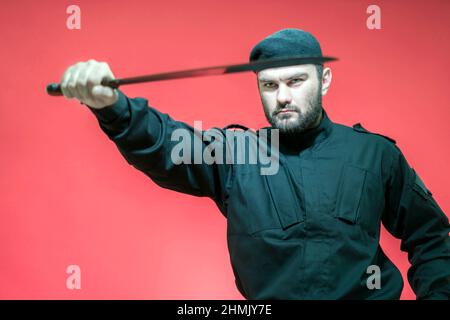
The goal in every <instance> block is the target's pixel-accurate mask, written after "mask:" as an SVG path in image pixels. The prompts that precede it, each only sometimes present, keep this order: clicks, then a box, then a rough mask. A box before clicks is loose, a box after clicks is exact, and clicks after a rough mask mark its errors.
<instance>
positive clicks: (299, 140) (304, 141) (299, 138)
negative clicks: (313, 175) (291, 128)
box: [280, 108, 332, 152]
mask: <svg viewBox="0 0 450 320" xmlns="http://www.w3.org/2000/svg"><path fill="white" fill-rule="evenodd" d="M331 129H332V122H331V120H330V118H329V117H328V115H327V113H326V111H325V109H324V108H322V119H321V120H320V123H319V124H318V125H317V126H316V127H314V128H311V129H308V130H306V131H304V132H301V133H296V134H282V133H280V150H281V151H285V152H289V151H291V152H292V151H293V152H299V151H301V150H304V149H306V148H309V147H311V146H313V147H314V146H317V145H319V144H320V143H321V142H322V141H324V140H325V139H326V138H327V137H328V136H329V135H330V133H331Z"/></svg>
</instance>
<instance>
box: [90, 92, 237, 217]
mask: <svg viewBox="0 0 450 320" xmlns="http://www.w3.org/2000/svg"><path fill="white" fill-rule="evenodd" d="M118 94H119V99H118V101H117V102H116V103H115V104H113V105H111V106H108V107H105V108H103V109H94V108H91V107H89V106H88V107H89V109H90V110H91V111H92V112H93V113H94V115H95V116H96V117H97V120H98V122H99V125H100V128H101V129H102V131H103V132H104V133H105V134H106V135H107V136H108V137H109V139H110V140H112V141H113V142H114V143H115V145H116V146H117V148H118V150H119V151H120V153H121V154H122V155H123V157H124V158H125V159H126V161H127V162H128V163H129V164H130V165H132V166H133V167H135V168H136V169H138V170H140V171H142V172H143V173H144V174H146V175H147V176H148V177H149V178H150V179H152V180H153V181H154V182H155V183H156V184H157V185H159V186H161V187H163V188H166V189H171V190H174V191H177V192H182V193H186V194H190V195H194V196H201V197H203V196H206V197H210V198H211V199H213V200H214V201H215V202H216V204H217V205H218V206H219V208H220V209H221V211H222V213H224V214H225V209H224V205H225V201H226V198H227V197H228V193H227V190H228V186H229V184H230V179H231V173H232V166H231V165H229V164H227V163H226V161H224V158H223V155H224V154H225V151H224V150H225V149H226V143H227V141H226V138H225V137H226V134H225V132H224V131H223V130H221V129H217V128H213V129H210V130H207V131H203V130H199V129H196V128H194V127H192V126H190V125H187V124H186V123H183V122H180V121H175V120H173V119H172V118H171V117H170V116H169V115H167V114H164V113H161V112H159V111H158V110H156V109H154V108H152V107H150V106H149V105H148V101H147V100H146V99H144V98H129V97H127V96H126V95H125V94H123V93H122V92H121V91H120V90H118ZM207 156H208V157H207ZM206 157H207V158H206Z"/></svg>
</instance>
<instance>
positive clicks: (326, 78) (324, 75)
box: [322, 67, 333, 96]
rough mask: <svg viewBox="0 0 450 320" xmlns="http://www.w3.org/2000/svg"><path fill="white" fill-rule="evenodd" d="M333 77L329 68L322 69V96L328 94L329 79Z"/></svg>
mask: <svg viewBox="0 0 450 320" xmlns="http://www.w3.org/2000/svg"><path fill="white" fill-rule="evenodd" d="M332 77H333V75H332V73H331V69H330V68H328V67H327V68H325V69H323V73H322V96H324V95H326V94H327V92H328V89H329V88H330V85H331V78H332Z"/></svg>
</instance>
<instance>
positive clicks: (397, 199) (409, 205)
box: [383, 148, 450, 299]
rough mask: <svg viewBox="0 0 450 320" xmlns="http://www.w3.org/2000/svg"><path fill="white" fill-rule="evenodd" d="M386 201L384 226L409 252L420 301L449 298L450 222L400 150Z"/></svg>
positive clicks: (411, 280) (412, 280)
mask: <svg viewBox="0 0 450 320" xmlns="http://www.w3.org/2000/svg"><path fill="white" fill-rule="evenodd" d="M386 199H387V201H386V210H385V212H384V215H383V225H384V226H385V227H386V229H387V230H388V231H389V232H390V233H391V234H392V235H393V236H395V237H396V238H399V239H401V250H402V251H406V252H408V260H409V262H410V263H411V266H410V268H409V270H408V281H409V283H410V284H411V287H412V289H413V290H414V292H415V294H416V297H417V299H448V298H450V240H449V232H450V227H449V222H448V218H447V216H446V215H445V214H444V212H443V211H442V210H441V208H440V207H439V206H438V204H437V203H436V201H435V200H434V199H433V196H432V193H431V192H430V191H429V190H428V189H427V188H426V187H425V185H424V183H423V182H422V180H421V179H420V178H419V176H418V175H417V173H416V172H415V171H414V169H413V168H411V167H410V166H409V165H408V163H407V161H406V159H405V157H404V156H403V154H402V153H401V151H400V150H399V149H398V148H396V154H395V156H394V160H393V161H392V165H391V169H390V177H389V179H388V186H387V193H386Z"/></svg>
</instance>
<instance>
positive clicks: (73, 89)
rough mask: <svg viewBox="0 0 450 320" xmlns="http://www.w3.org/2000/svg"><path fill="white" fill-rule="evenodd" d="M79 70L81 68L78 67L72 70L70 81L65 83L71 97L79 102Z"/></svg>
mask: <svg viewBox="0 0 450 320" xmlns="http://www.w3.org/2000/svg"><path fill="white" fill-rule="evenodd" d="M81 68H82V67H81V66H80V65H78V67H75V68H74V70H73V73H72V76H71V77H70V80H69V82H68V83H67V88H69V90H70V92H71V94H72V96H73V97H74V98H76V99H78V100H80V98H81V96H80V94H79V92H78V88H77V81H78V75H79V74H80V71H81Z"/></svg>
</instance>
